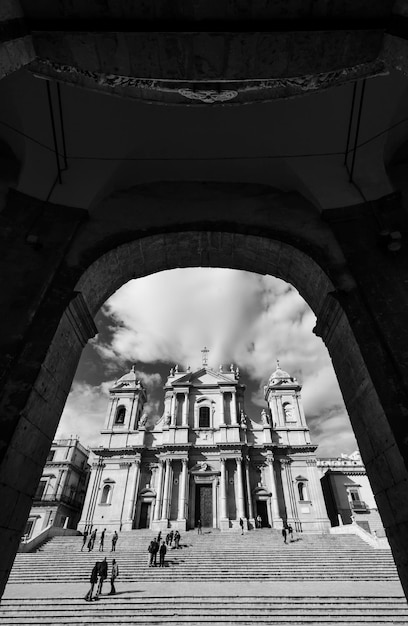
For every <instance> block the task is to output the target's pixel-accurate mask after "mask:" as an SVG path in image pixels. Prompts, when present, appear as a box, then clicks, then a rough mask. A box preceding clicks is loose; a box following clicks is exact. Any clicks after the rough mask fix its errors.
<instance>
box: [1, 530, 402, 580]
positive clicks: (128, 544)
mask: <svg viewBox="0 0 408 626" xmlns="http://www.w3.org/2000/svg"><path fill="white" fill-rule="evenodd" d="M152 538H153V533H152V532H149V531H131V532H126V533H121V534H120V537H119V541H118V544H117V547H116V553H115V554H113V553H110V552H109V551H108V550H109V548H110V541H109V537H108V541H107V542H105V547H106V548H107V549H106V550H105V552H104V553H102V552H98V551H97V550H94V551H92V552H88V551H85V550H84V551H83V552H81V545H82V539H81V537H54V538H53V539H52V540H51V541H49V542H48V543H46V544H45V545H43V546H42V548H40V549H39V550H38V551H37V552H36V553H34V554H18V555H17V558H16V561H15V563H14V567H13V570H12V572H11V576H10V579H9V582H13V583H17V582H19V583H27V584H28V583H30V582H32V581H33V580H36V581H37V582H49V583H52V582H53V581H55V580H62V579H63V580H65V581H66V582H80V581H87V580H89V575H90V572H91V570H92V567H93V565H94V563H95V561H97V560H102V558H103V557H104V556H107V557H108V562H109V563H110V562H111V557H113V556H115V558H116V560H117V562H118V565H119V568H120V574H121V580H122V581H131V582H137V581H139V580H140V579H141V578H144V577H146V576H148V577H149V578H150V579H151V580H152V581H153V580H154V581H156V582H166V581H168V582H170V581H173V582H174V581H208V582H214V581H220V582H234V581H243V580H248V581H251V580H256V581H280V582H283V581H288V582H289V581H290V582H296V581H304V580H307V581H318V580H325V581H336V580H337V581H341V580H349V581H350V580H356V581H359V580H361V581H397V580H398V575H397V571H396V568H395V565H394V561H393V559H392V555H391V552H390V551H389V550H374V549H373V548H371V547H370V546H369V545H367V544H366V543H364V542H363V541H362V540H361V539H360V538H359V537H357V536H355V535H298V536H297V537H295V540H294V541H293V542H292V543H288V544H284V543H283V541H282V536H281V535H280V534H279V533H278V532H271V531H270V530H266V529H265V530H259V531H253V532H249V533H246V534H244V535H241V534H239V533H236V532H230V533H220V532H217V531H212V532H205V533H203V534H202V535H197V534H195V533H194V532H193V531H191V532H188V533H184V536H182V538H181V542H180V546H181V548H180V549H179V550H176V549H169V550H168V552H167V555H166V567H165V568H159V567H156V568H154V570H152V568H149V567H148V552H147V546H148V544H149V542H150V540H151V539H152ZM96 547H97V546H96Z"/></svg>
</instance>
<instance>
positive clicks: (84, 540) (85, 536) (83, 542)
mask: <svg viewBox="0 0 408 626" xmlns="http://www.w3.org/2000/svg"><path fill="white" fill-rule="evenodd" d="M87 538H88V531H87V530H84V534H83V537H82V548H81V552H82V550H83V549H84V547H85V544H86V540H87Z"/></svg>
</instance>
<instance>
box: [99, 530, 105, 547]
mask: <svg viewBox="0 0 408 626" xmlns="http://www.w3.org/2000/svg"><path fill="white" fill-rule="evenodd" d="M105 533H106V528H104V529H103V531H102V532H101V538H100V539H99V552H103V544H104V541H105Z"/></svg>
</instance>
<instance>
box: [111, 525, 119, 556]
mask: <svg viewBox="0 0 408 626" xmlns="http://www.w3.org/2000/svg"><path fill="white" fill-rule="evenodd" d="M117 541H118V533H117V532H116V530H115V532H114V533H113V537H112V548H111V552H115V551H116V543H117Z"/></svg>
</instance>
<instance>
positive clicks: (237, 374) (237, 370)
mask: <svg viewBox="0 0 408 626" xmlns="http://www.w3.org/2000/svg"><path fill="white" fill-rule="evenodd" d="M235 376H236V377H237V378H239V367H237V369H236V370H235Z"/></svg>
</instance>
